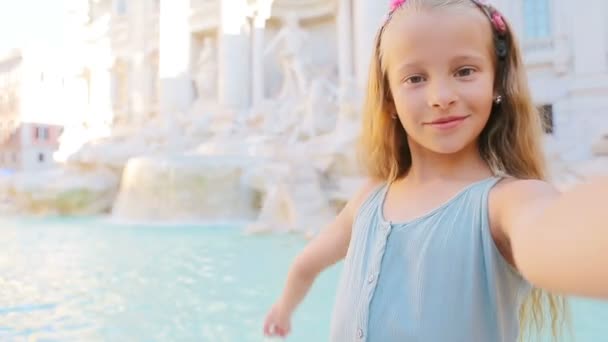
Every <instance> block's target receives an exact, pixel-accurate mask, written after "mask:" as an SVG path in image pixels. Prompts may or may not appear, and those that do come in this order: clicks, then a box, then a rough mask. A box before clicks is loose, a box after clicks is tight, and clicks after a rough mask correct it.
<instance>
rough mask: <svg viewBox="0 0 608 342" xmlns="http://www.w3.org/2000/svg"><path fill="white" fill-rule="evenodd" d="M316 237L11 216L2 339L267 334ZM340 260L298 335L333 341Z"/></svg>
mask: <svg viewBox="0 0 608 342" xmlns="http://www.w3.org/2000/svg"><path fill="white" fill-rule="evenodd" d="M304 244H305V241H304V240H303V239H302V238H301V237H299V236H293V235H266V236H246V235H244V234H242V233H241V231H240V229H239V228H238V227H237V226H215V227H211V226H196V225H190V226H177V225H176V226H168V225H167V226H151V225H148V226H144V225H118V224H111V223H108V222H107V221H104V220H102V219H69V220H68V219H45V220H32V219H28V220H4V221H3V222H2V224H1V225H0V250H1V251H2V252H1V253H0V340H2V341H13V340H15V341H20V340H27V341H35V340H39V341H193V340H196V341H212V342H215V341H218V342H220V341H238V342H241V341H243V342H245V341H265V340H270V339H265V338H264V337H263V336H262V334H261V326H262V320H263V316H264V314H265V312H266V309H267V308H268V307H269V305H270V304H271V303H272V301H273V300H274V298H275V296H276V295H277V294H278V293H279V290H280V289H281V287H282V285H283V280H284V277H285V273H286V271H287V268H288V266H289V263H290V262H291V259H292V258H293V257H294V256H295V255H296V254H297V252H298V251H299V250H300V249H301V248H302V246H304ZM339 271H340V266H339V265H338V266H335V267H333V268H331V269H330V270H328V271H327V272H325V273H324V274H323V275H322V276H321V277H320V279H319V281H317V282H316V284H315V286H314V288H313V289H312V292H311V293H310V295H309V296H308V297H307V298H306V300H305V302H304V303H303V305H302V306H301V307H300V309H299V310H298V312H297V313H296V315H295V317H294V322H293V325H294V329H293V334H292V335H291V336H290V338H289V339H288V341H306V342H310V341H325V340H327V337H326V336H327V333H328V329H329V319H330V312H331V307H332V304H333V296H334V291H335V287H336V282H337V278H338V273H339ZM573 316H574V331H575V335H576V337H577V338H576V341H582V342H585V341H590V342H591V341H593V342H595V341H600V340H605V339H606V338H607V337H608V327H607V326H605V322H608V304H604V303H598V302H592V301H583V300H575V301H574V302H573Z"/></svg>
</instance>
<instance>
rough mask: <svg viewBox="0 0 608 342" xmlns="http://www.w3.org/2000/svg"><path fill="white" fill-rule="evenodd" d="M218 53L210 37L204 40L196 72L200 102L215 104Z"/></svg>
mask: <svg viewBox="0 0 608 342" xmlns="http://www.w3.org/2000/svg"><path fill="white" fill-rule="evenodd" d="M217 72H218V63H217V51H216V48H215V45H214V43H213V40H212V39H211V38H210V37H205V38H204V39H203V44H202V46H201V49H200V52H199V54H198V60H197V63H196V70H195V73H196V74H195V83H196V92H197V95H198V100H199V101H203V102H215V101H216V98H215V97H216V92H217Z"/></svg>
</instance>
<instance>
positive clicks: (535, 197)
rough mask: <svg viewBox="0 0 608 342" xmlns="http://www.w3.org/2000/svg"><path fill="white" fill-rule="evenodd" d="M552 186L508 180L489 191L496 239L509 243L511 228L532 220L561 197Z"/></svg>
mask: <svg viewBox="0 0 608 342" xmlns="http://www.w3.org/2000/svg"><path fill="white" fill-rule="evenodd" d="M559 194H560V193H559V191H558V190H557V189H556V188H555V187H554V186H553V185H551V184H550V183H549V182H546V181H543V180H538V179H518V178H512V177H507V178H504V179H502V180H500V181H499V182H498V183H497V184H496V185H495V186H494V188H492V190H491V191H490V194H489V199H488V211H489V218H490V225H491V228H492V234H493V235H494V237H495V239H497V238H498V239H499V240H500V239H508V237H509V236H510V230H511V228H512V227H515V226H519V225H520V224H521V223H524V222H527V221H529V220H531V219H532V218H533V217H535V215H536V214H537V213H538V212H539V211H540V209H541V208H544V206H545V205H546V204H547V203H549V202H550V201H552V200H553V199H555V198H557V197H558V196H559Z"/></svg>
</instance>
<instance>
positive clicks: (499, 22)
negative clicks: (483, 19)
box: [492, 12, 507, 33]
mask: <svg viewBox="0 0 608 342" xmlns="http://www.w3.org/2000/svg"><path fill="white" fill-rule="evenodd" d="M492 24H494V27H495V28H496V30H497V31H498V32H500V33H505V32H507V25H506V24H505V21H504V20H503V19H502V16H501V15H500V13H498V12H494V14H492Z"/></svg>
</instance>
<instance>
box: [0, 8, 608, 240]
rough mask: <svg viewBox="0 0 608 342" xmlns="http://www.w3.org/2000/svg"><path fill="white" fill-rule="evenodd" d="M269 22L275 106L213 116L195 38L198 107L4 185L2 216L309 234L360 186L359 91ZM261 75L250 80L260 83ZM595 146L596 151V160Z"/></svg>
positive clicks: (573, 174)
mask: <svg viewBox="0 0 608 342" xmlns="http://www.w3.org/2000/svg"><path fill="white" fill-rule="evenodd" d="M313 2H314V1H313ZM315 3H316V2H315ZM340 20H344V18H342V19H340ZM278 22H279V27H278V28H277V30H276V31H277V32H276V35H275V36H274V37H273V38H272V39H271V40H269V42H268V44H266V46H265V48H264V49H258V50H261V52H260V51H258V53H261V55H264V52H265V53H266V55H268V54H270V53H273V54H275V55H276V57H277V58H276V66H277V68H278V69H279V70H280V73H279V74H280V76H281V77H280V80H281V82H280V86H279V87H274V88H276V90H277V91H276V95H274V96H269V97H266V96H262V97H261V98H259V99H257V100H254V103H253V105H252V106H251V107H250V108H247V109H245V110H239V111H237V110H234V109H231V108H229V107H228V106H224V105H220V103H219V101H218V100H217V99H218V77H221V76H219V75H218V74H221V73H218V68H219V67H218V64H217V62H218V58H217V52H218V48H217V47H216V45H217V44H216V41H215V39H214V38H209V37H204V38H203V39H202V44H201V48H200V51H198V55H197V56H198V57H197V58H195V61H196V62H195V63H194V65H195V66H194V67H193V71H192V75H191V76H192V77H191V78H192V81H193V84H194V85H195V89H196V91H197V94H198V97H197V99H196V100H195V101H194V102H193V103H192V104H191V106H190V109H189V110H188V111H185V112H183V113H182V112H175V113H170V114H168V113H164V114H163V115H162V117H145V118H143V120H140V124H139V125H138V127H136V129H130V130H126V131H123V132H118V131H115V132H114V134H113V135H111V136H109V137H105V138H98V139H95V140H92V141H89V142H87V143H86V144H84V145H83V147H82V148H80V149H79V150H78V151H76V152H75V153H72V154H71V155H70V156H69V157H68V158H67V159H66V161H65V162H64V163H63V164H61V165H60V167H58V168H56V169H53V170H48V171H42V172H37V173H35V174H33V173H23V174H18V175H16V176H14V177H10V178H7V177H4V178H1V179H0V190H1V192H0V195H2V196H3V197H4V199H5V200H4V201H3V202H2V203H3V204H2V205H1V206H0V210H3V211H11V212H17V213H28V214H32V213H33V214H49V213H51V214H61V215H91V214H104V215H111V217H112V218H114V219H116V220H128V221H140V222H141V221H145V222H149V221H157V222H158V221H162V222H167V221H181V222H184V221H196V222H201V221H234V220H238V221H241V220H244V221H247V224H246V225H245V227H246V231H247V232H250V233H261V232H275V231H281V232H288V231H295V232H301V233H307V234H314V233H315V232H316V231H317V230H318V229H320V228H321V227H322V226H323V225H325V224H326V223H328V222H329V221H330V220H331V219H332V217H333V216H334V215H335V214H336V213H337V211H338V210H339V209H340V208H342V207H343V206H344V204H345V203H346V201H347V200H348V199H349V198H350V197H351V196H352V194H353V192H354V191H355V190H356V189H357V188H358V187H359V185H360V184H361V183H362V177H361V172H360V170H359V168H358V165H357V163H356V159H355V148H354V146H355V140H356V139H357V136H358V131H359V118H360V115H359V114H360V113H359V108H360V107H361V106H360V105H361V104H360V98H361V96H360V92H359V90H360V88H359V87H357V86H356V85H355V84H354V82H355V80H354V79H353V78H354V77H352V76H353V75H350V74H349V73H351V72H350V71H349V72H346V74H347V75H350V76H349V77H344V72H342V71H343V70H342V69H347V68H346V67H348V59H344V56H343V55H341V56H339V57H340V58H339V59H340V61H339V62H336V63H333V62H332V63H321V65H319V64H318V63H317V64H315V63H314V58H313V57H314V56H311V55H307V53H309V52H310V51H314V49H311V48H310V47H309V46H306V44H307V43H308V42H309V41H310V40H311V34H312V33H314V30H313V29H310V28H307V27H305V26H303V25H301V23H300V21H299V19H298V17H296V15H295V14H294V13H290V12H287V14H285V15H284V16H282V19H281V20H279V21H278ZM344 23H345V22H340V23H336V24H337V25H344ZM347 26H348V25H345V27H347ZM342 29H343V27H342V28H341V30H342ZM317 34H318V32H317ZM312 38H314V37H312ZM339 38H340V37H339ZM342 38H343V37H342ZM312 40H313V41H314V39H312ZM346 41H348V40H346ZM340 44H344V42H341V43H340ZM341 46H342V45H341ZM342 47H344V46H342ZM258 48H259V46H258ZM349 48H350V47H349ZM334 65H335V67H333V66H334ZM263 66H264V64H263V63H262V67H263ZM257 67H258V68H259V67H260V65H259V64H258V65H257ZM351 67H352V66H351ZM341 68H342V69H341ZM219 69H221V68H219ZM336 70H342V71H340V73H339V75H338V76H339V77H336ZM265 71H266V70H265V68H261V70H258V69H256V70H254V73H257V75H258V77H257V78H256V79H257V80H258V82H259V80H260V78H259V75H260V74H262V75H264V76H267V75H266V73H265ZM337 78H339V80H337ZM254 83H255V82H254ZM271 88H272V87H271ZM262 93H263V92H262ZM132 128H133V127H132ZM66 136H67V135H66ZM602 141H603V142H602V143H600V144H598V145H597V147H596V148H595V149H596V153H598V154H603V155H605V154H606V152H605V151H606V148H605V146H606V141H607V139H606V138H605V139H603V140H602ZM548 145H551V144H548ZM598 151H599V152H598ZM602 151H604V152H602ZM550 154H551V157H550V159H551V161H552V163H551V165H552V169H553V170H554V173H553V178H552V180H553V182H554V183H556V184H559V185H560V187H561V188H566V187H568V186H571V185H572V184H576V183H578V182H580V181H583V180H584V179H585V178H586V177H587V176H589V175H591V174H593V173H594V172H596V171H597V170H600V169H602V167H603V166H602V165H606V163H605V161H606V158H605V157H604V158H600V159H598V160H600V161H599V162H594V163H595V164H593V165H592V164H591V163H587V164H584V165H582V164H581V165H579V166H580V167H579V166H577V167H572V166H571V165H570V163H568V162H565V161H562V160H561V159H560V153H559V151H554V152H553V153H551V152H550ZM600 164H601V165H600ZM598 165H599V166H598ZM602 170H606V173H608V168H604V169H602ZM7 199H8V200H7Z"/></svg>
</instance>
